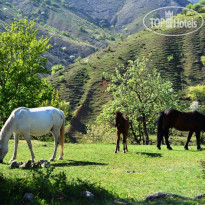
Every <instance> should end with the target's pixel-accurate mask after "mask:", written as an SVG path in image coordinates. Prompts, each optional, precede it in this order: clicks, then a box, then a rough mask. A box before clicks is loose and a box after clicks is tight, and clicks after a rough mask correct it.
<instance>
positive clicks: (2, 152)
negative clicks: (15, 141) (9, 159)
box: [0, 140, 8, 163]
mask: <svg viewBox="0 0 205 205" xmlns="http://www.w3.org/2000/svg"><path fill="white" fill-rule="evenodd" d="M7 153H8V144H7V143H6V144H4V143H3V142H2V141H1V140H0V163H3V160H4V157H5V156H6V154H7Z"/></svg>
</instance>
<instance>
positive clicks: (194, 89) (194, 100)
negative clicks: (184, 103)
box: [186, 85, 205, 113]
mask: <svg viewBox="0 0 205 205" xmlns="http://www.w3.org/2000/svg"><path fill="white" fill-rule="evenodd" d="M186 92H187V97H189V98H190V99H191V105H190V110H192V111H194V110H197V111H200V112H202V113H205V85H195V86H189V87H188V88H187V91H186Z"/></svg>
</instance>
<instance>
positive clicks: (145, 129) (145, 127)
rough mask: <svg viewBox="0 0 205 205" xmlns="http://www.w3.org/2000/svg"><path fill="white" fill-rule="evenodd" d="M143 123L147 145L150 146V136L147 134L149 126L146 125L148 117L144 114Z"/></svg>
mask: <svg viewBox="0 0 205 205" xmlns="http://www.w3.org/2000/svg"><path fill="white" fill-rule="evenodd" d="M142 123H143V129H144V134H145V144H146V145H148V144H149V135H148V132H147V124H146V117H145V114H144V113H143V114H142Z"/></svg>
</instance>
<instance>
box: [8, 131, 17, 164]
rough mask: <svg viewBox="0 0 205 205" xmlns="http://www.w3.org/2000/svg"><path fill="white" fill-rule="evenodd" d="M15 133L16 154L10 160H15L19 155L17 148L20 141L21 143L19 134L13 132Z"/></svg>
mask: <svg viewBox="0 0 205 205" xmlns="http://www.w3.org/2000/svg"><path fill="white" fill-rule="evenodd" d="M13 135H14V154H13V157H12V158H11V160H10V162H12V161H14V160H15V159H16V156H17V148H18V143H19V136H18V135H17V134H16V133H13Z"/></svg>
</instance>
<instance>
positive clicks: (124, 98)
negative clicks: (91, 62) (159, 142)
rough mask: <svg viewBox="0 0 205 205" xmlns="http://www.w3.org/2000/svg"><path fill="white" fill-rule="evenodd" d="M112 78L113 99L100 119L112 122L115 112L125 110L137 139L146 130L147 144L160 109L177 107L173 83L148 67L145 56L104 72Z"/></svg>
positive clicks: (109, 89) (144, 134) (110, 88)
mask: <svg viewBox="0 0 205 205" xmlns="http://www.w3.org/2000/svg"><path fill="white" fill-rule="evenodd" d="M105 77H106V78H107V79H109V80H110V81H111V84H110V85H109V87H108V89H107V90H108V91H109V92H110V93H111V94H112V96H113V100H112V101H110V102H108V103H107V104H106V105H105V106H104V109H103V112H102V113H101V115H100V116H99V118H98V119H97V120H98V121H107V122H113V120H114V119H113V118H114V116H113V113H114V112H116V111H117V110H120V111H122V112H123V113H124V114H125V115H127V116H128V117H129V120H130V125H131V126H130V127H131V131H132V134H133V136H134V138H135V140H136V141H137V142H138V143H139V139H138V138H137V134H136V133H138V135H139V134H140V133H142V132H143V136H145V138H144V137H143V139H144V144H148V143H149V133H150V132H153V131H154V130H155V127H156V126H155V124H156V120H157V116H158V114H159V112H160V111H163V110H165V109H169V108H177V107H178V96H177V94H176V93H175V91H174V90H173V89H172V84H171V83H170V82H169V81H166V80H164V79H162V78H161V76H160V74H159V72H158V71H157V70H156V69H155V68H154V69H151V68H149V61H148V59H146V58H142V59H140V58H137V59H136V60H135V61H129V62H128V66H127V67H125V66H120V67H118V68H116V69H115V74H113V75H110V74H105Z"/></svg>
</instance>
